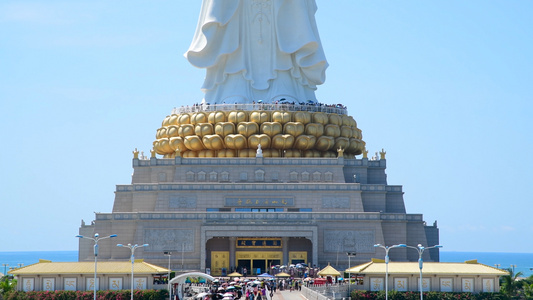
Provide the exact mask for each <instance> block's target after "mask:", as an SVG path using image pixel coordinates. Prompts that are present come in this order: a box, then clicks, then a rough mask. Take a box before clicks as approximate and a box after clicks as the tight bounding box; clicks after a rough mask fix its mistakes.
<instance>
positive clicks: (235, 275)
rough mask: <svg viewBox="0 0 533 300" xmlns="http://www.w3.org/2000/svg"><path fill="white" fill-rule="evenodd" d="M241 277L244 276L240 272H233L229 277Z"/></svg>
mask: <svg viewBox="0 0 533 300" xmlns="http://www.w3.org/2000/svg"><path fill="white" fill-rule="evenodd" d="M241 276H242V274H241V273H239V272H233V273H231V274H228V277H241Z"/></svg>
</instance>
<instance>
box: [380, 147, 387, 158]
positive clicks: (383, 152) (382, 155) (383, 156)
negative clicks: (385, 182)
mask: <svg viewBox="0 0 533 300" xmlns="http://www.w3.org/2000/svg"><path fill="white" fill-rule="evenodd" d="M385 154H387V152H386V151H385V150H383V148H381V152H379V158H380V159H385Z"/></svg>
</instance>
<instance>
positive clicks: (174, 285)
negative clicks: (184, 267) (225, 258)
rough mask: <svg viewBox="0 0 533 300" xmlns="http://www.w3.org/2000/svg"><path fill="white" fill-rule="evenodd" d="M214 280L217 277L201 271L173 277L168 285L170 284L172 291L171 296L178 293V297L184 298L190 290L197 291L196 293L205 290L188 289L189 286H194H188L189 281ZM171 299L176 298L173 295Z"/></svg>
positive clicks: (191, 291)
mask: <svg viewBox="0 0 533 300" xmlns="http://www.w3.org/2000/svg"><path fill="white" fill-rule="evenodd" d="M213 280H215V278H214V277H213V276H211V275H208V274H205V273H201V272H191V273H185V274H181V275H179V276H176V277H174V278H172V280H170V281H169V282H168V285H169V290H170V291H171V296H172V295H177V296H178V299H181V300H183V299H185V298H186V297H185V296H186V295H187V294H188V293H189V292H190V293H195V294H198V293H201V292H204V291H200V290H187V288H192V287H188V286H187V284H188V282H191V283H194V282H202V281H208V282H213ZM200 288H204V289H207V287H200ZM171 299H174V298H172V297H171Z"/></svg>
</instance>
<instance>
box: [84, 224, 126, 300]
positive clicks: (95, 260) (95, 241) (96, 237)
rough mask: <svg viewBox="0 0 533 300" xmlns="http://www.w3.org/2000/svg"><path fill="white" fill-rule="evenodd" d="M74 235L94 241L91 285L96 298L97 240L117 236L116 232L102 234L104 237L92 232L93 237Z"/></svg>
mask: <svg viewBox="0 0 533 300" xmlns="http://www.w3.org/2000/svg"><path fill="white" fill-rule="evenodd" d="M76 237H77V238H80V239H88V240H92V241H94V282H93V286H94V300H96V264H97V262H98V241H99V240H104V239H109V238H114V237H117V235H116V234H112V235H108V236H104V237H99V234H98V233H95V234H94V238H92V237H88V236H83V235H77V236H76Z"/></svg>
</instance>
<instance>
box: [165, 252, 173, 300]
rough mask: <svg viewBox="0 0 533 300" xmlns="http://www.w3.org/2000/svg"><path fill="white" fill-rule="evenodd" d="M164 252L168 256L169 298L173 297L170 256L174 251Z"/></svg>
mask: <svg viewBox="0 0 533 300" xmlns="http://www.w3.org/2000/svg"><path fill="white" fill-rule="evenodd" d="M163 254H164V255H165V256H168V277H167V280H168V284H167V286H168V299H169V300H170V299H172V290H171V289H170V256H171V255H172V252H170V251H165V252H163Z"/></svg>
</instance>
